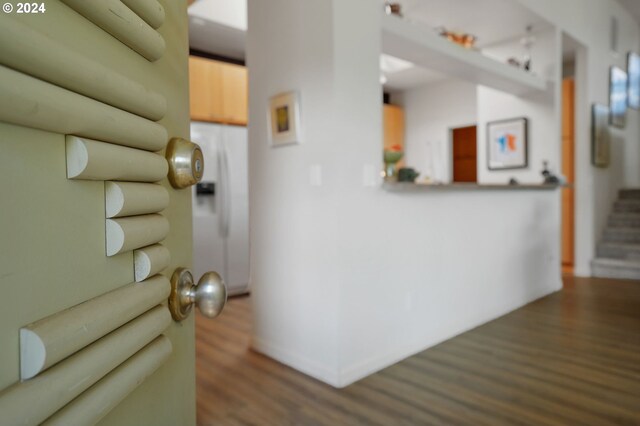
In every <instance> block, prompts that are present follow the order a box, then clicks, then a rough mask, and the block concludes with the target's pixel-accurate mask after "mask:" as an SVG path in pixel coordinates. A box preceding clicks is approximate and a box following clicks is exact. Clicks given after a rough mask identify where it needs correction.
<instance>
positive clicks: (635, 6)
mask: <svg viewBox="0 0 640 426" xmlns="http://www.w3.org/2000/svg"><path fill="white" fill-rule="evenodd" d="M618 2H619V3H620V4H621V5H622V7H624V8H625V9H627V10H628V11H629V13H631V15H632V16H633V17H634V18H635V20H636V22H638V23H640V1H638V0H618Z"/></svg>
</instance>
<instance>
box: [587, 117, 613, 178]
mask: <svg viewBox="0 0 640 426" xmlns="http://www.w3.org/2000/svg"><path fill="white" fill-rule="evenodd" d="M608 120H609V107H608V106H606V105H602V104H593V105H592V106H591V162H592V163H593V165H594V166H596V167H608V166H609V159H610V149H611V148H610V145H611V135H610V134H609V123H608Z"/></svg>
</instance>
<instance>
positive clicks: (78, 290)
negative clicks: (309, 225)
mask: <svg viewBox="0 0 640 426" xmlns="http://www.w3.org/2000/svg"><path fill="white" fill-rule="evenodd" d="M125 4H126V5H130V7H131V8H129V7H127V6H125ZM14 5H15V4H14ZM44 5H45V10H41V11H40V12H39V13H38V14H35V13H32V14H17V13H15V11H14V13H11V14H9V13H3V14H0V148H1V152H2V155H0V176H1V178H2V179H1V182H2V184H1V185H0V203H1V208H0V289H1V290H2V296H1V297H0V424H11V425H18V424H39V423H41V422H43V421H45V420H46V424H67V425H75V424H92V423H94V422H97V421H99V422H100V424H104V425H120V426H122V425H189V424H195V367H194V364H195V363H194V352H195V349H194V323H193V315H192V316H191V318H189V319H187V320H185V321H183V322H180V323H177V322H174V321H172V320H171V316H170V315H169V314H168V309H167V307H166V306H165V304H166V300H167V296H168V292H169V281H168V279H167V278H168V277H170V276H171V273H172V272H173V271H174V270H175V269H176V268H177V267H189V266H190V264H191V246H192V237H191V200H190V197H191V191H190V190H189V189H182V190H175V189H173V188H172V187H171V186H170V185H169V184H168V183H167V179H166V173H167V162H166V160H165V159H164V147H165V145H166V144H167V141H168V140H169V139H171V138H172V137H182V138H188V137H189V107H188V82H187V78H188V70H187V57H188V52H187V46H188V43H187V15H186V0H182V1H176V0H160V2H159V3H158V2H156V1H155V0H147V1H133V0H122V2H121V1H119V0H109V1H102V0H100V1H98V0H92V1H90V0H60V1H47V2H45V3H44ZM114 194H115V195H114ZM118 194H119V195H118ZM112 196H113V197H116V198H109V197H112ZM118 197H121V199H122V201H123V204H122V205H120V206H118V205H117V202H116V203H115V204H114V201H113V200H117V199H118ZM114 206H115V207H114ZM110 216H111V218H109V217H110ZM167 255H170V258H169V257H168V256H167ZM145 256H146V257H145ZM134 259H135V262H134ZM145 259H147V260H148V264H147V263H145V262H146V260H145ZM145 265H146V266H148V267H149V268H148V269H147V270H145V268H144V267H143V266H145ZM156 272H159V273H158V274H157V275H154V274H156ZM145 275H146V276H145ZM136 281H140V282H136ZM70 308H73V309H70ZM27 377H28V379H27ZM21 379H25V380H23V381H21ZM50 416H52V417H50Z"/></svg>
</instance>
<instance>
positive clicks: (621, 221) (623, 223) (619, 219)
mask: <svg viewBox="0 0 640 426" xmlns="http://www.w3.org/2000/svg"><path fill="white" fill-rule="evenodd" d="M608 224H609V226H612V227H623V228H640V213H612V214H611V215H609V221H608Z"/></svg>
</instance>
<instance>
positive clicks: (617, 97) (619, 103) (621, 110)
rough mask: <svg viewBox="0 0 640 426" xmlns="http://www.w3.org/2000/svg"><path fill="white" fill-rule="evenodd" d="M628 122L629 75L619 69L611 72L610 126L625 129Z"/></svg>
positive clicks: (612, 68)
mask: <svg viewBox="0 0 640 426" xmlns="http://www.w3.org/2000/svg"><path fill="white" fill-rule="evenodd" d="M626 122H627V73H626V72H625V71H624V70H623V69H621V68H619V67H611V68H610V72H609V124H611V125H612V126H616V127H620V128H624V126H625V125H626Z"/></svg>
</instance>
